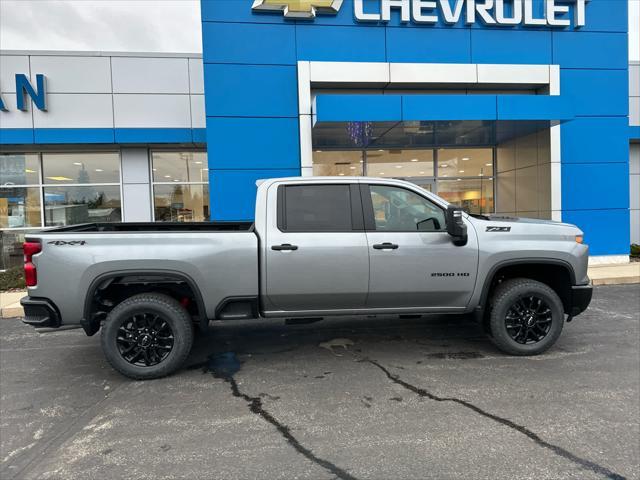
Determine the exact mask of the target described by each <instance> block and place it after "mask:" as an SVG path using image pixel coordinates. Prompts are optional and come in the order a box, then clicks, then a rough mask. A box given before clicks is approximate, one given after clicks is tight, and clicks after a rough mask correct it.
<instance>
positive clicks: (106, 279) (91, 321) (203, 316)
mask: <svg viewBox="0 0 640 480" xmlns="http://www.w3.org/2000/svg"><path fill="white" fill-rule="evenodd" d="M127 278H128V279H130V280H131V283H136V284H140V285H145V288H146V290H148V291H152V290H150V289H149V287H152V286H154V285H162V284H165V285H166V284H169V283H172V282H173V283H184V284H185V285H186V286H187V287H188V289H189V290H190V291H191V293H192V294H193V297H194V300H195V304H196V307H197V313H198V326H199V327H200V329H201V330H203V331H206V330H207V329H208V327H209V318H208V316H207V310H206V306H205V303H204V299H203V297H202V292H201V291H200V289H199V288H198V286H197V283H196V282H195V281H194V280H193V278H191V277H190V276H189V275H187V274H185V273H183V272H179V271H175V270H166V269H144V270H138V269H136V270H112V271H110V272H105V273H102V274H100V275H98V276H97V277H96V278H94V279H93V281H92V282H91V283H90V284H89V288H88V289H87V292H86V294H85V298H84V306H83V311H82V312H83V315H82V320H81V321H80V324H81V325H82V328H83V329H84V331H85V333H86V334H87V335H89V336H91V335H94V334H95V333H96V332H97V331H98V330H99V329H100V322H101V320H102V318H101V317H100V316H96V313H98V312H96V305H95V303H94V300H95V298H96V293H97V292H98V290H99V289H100V288H101V287H103V289H104V288H107V287H109V286H110V285H112V284H113V283H114V281H116V280H118V279H127ZM154 280H155V281H154ZM136 293H139V292H135V293H134V295H135V294H136Z"/></svg>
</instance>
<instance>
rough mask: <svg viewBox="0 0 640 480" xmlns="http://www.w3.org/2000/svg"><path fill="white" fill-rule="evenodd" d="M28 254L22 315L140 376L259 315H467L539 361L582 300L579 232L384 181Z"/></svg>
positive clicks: (349, 182) (71, 238)
mask: <svg viewBox="0 0 640 480" xmlns="http://www.w3.org/2000/svg"><path fill="white" fill-rule="evenodd" d="M24 253H25V275H26V279H27V284H28V290H29V296H28V297H25V298H24V299H23V300H22V305H23V306H24V309H25V318H24V322H25V323H27V324H30V325H33V326H34V327H48V328H51V327H53V328H56V327H61V326H69V325H72V326H73V325H76V326H81V327H82V328H83V329H84V331H85V332H86V334H87V335H93V334H95V333H96V332H98V331H99V330H102V333H101V336H102V338H101V342H102V347H103V349H104V353H105V356H106V358H107V360H108V361H109V362H110V364H111V365H112V366H113V367H114V368H115V369H116V370H118V371H119V372H121V373H122V374H124V375H126V376H129V377H131V378H136V379H148V378H157V377H161V376H163V375H167V374H170V373H171V372H173V371H175V370H176V369H178V368H179V367H180V366H181V365H182V363H183V362H184V360H185V359H186V358H187V355H188V354H189V350H190V349H191V345H192V342H193V336H194V331H195V329H207V328H209V321H210V320H224V321H233V320H237V319H248V318H256V317H264V318H281V319H283V318H284V319H286V320H287V321H288V322H293V323H295V322H298V323H302V322H311V321H315V320H319V319H322V318H323V317H326V316H329V315H376V314H379V315H403V316H405V315H412V316H413V315H422V314H429V313H454V314H463V313H469V314H471V313H472V314H475V317H476V318H477V319H478V321H480V322H481V323H482V325H483V326H484V328H485V331H486V332H487V333H488V334H489V336H490V338H491V339H492V340H493V342H494V343H495V344H496V345H497V347H498V348H499V349H500V350H502V351H504V352H506V353H508V354H511V355H535V354H539V353H541V352H544V351H545V350H547V349H548V348H549V347H551V346H552V345H553V344H554V343H555V341H556V340H557V339H558V336H559V335H560V333H561V331H562V328H563V325H564V322H565V315H566V316H567V321H570V320H571V319H572V318H573V317H574V316H575V315H578V314H580V313H581V312H583V311H584V310H585V309H586V308H587V306H588V305H589V302H590V301H591V294H592V289H591V286H590V282H589V278H588V277H587V263H588V247H587V246H586V245H585V244H584V243H583V234H582V232H581V231H580V230H579V229H578V228H577V227H575V226H573V225H568V224H563V223H556V222H550V221H542V220H529V219H520V218H504V217H486V216H479V215H468V214H467V213H465V212H464V211H463V210H462V209H460V208H457V207H454V206H453V205H450V204H448V203H447V202H446V201H444V200H443V199H441V198H439V197H438V196H436V195H434V194H432V193H430V192H428V191H425V190H423V189H421V188H420V187H418V186H416V185H414V184H411V183H408V182H403V181H399V180H384V179H379V178H363V177H353V178H349V177H338V178H336V177H327V178H323V177H312V178H281V179H272V180H266V181H262V182H259V185H258V193H257V199H256V212H255V223H254V224H251V223H183V224H171V223H169V224H167V223H120V224H85V225H78V226H73V227H61V228H53V229H51V230H46V231H43V232H40V233H36V234H28V235H27V236H26V242H25V244H24Z"/></svg>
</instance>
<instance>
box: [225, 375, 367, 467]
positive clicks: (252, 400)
mask: <svg viewBox="0 0 640 480" xmlns="http://www.w3.org/2000/svg"><path fill="white" fill-rule="evenodd" d="M223 380H224V381H225V382H227V383H228V384H229V385H230V386H231V393H232V394H233V396H234V397H236V398H242V399H243V400H244V401H246V402H247V406H248V407H249V410H250V411H251V413H254V414H256V415H258V416H259V417H260V418H262V419H263V420H265V421H266V422H268V423H270V424H271V425H273V426H274V427H276V430H278V432H279V433H280V435H282V436H283V437H284V439H285V440H286V441H287V443H288V444H289V445H291V446H292V447H293V448H294V449H295V450H296V451H297V452H298V453H300V454H302V455H304V456H305V457H306V458H307V459H309V460H311V461H312V462H313V463H315V464H316V465H319V466H321V467H322V468H324V469H325V470H327V471H329V472H331V473H332V474H334V475H335V476H336V477H337V478H342V479H344V480H357V479H356V477H354V476H353V475H351V474H349V473H348V472H346V471H345V470H343V469H341V468H340V467H338V466H337V465H334V464H333V463H331V462H329V461H328V460H324V459H322V458H319V457H317V456H316V455H315V454H314V453H313V452H312V451H311V450H309V449H308V448H306V447H305V446H303V445H302V444H301V443H300V441H299V440H298V439H297V438H296V437H294V436H293V435H292V434H291V430H290V429H289V427H287V426H286V425H284V424H283V423H281V422H280V421H279V420H278V419H277V418H275V417H274V416H273V415H271V414H270V413H269V412H267V411H266V410H265V409H264V407H263V405H262V399H261V398H260V397H251V396H249V395H247V394H246V393H242V392H241V391H240V389H239V388H238V383H237V382H236V380H235V378H233V377H232V376H228V377H224V378H223Z"/></svg>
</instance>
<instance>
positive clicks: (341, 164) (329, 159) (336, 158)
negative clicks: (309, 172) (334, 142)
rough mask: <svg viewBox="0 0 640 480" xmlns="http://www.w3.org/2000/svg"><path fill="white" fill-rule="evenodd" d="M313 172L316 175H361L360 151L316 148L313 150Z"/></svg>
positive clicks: (361, 161)
mask: <svg viewBox="0 0 640 480" xmlns="http://www.w3.org/2000/svg"><path fill="white" fill-rule="evenodd" d="M313 174H314V175H315V176H317V177H333V176H362V174H363V160H362V151H360V150H332V151H323V150H316V151H314V152H313Z"/></svg>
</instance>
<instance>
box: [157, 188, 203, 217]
mask: <svg viewBox="0 0 640 480" xmlns="http://www.w3.org/2000/svg"><path fill="white" fill-rule="evenodd" d="M153 200H154V211H155V219H156V222H207V221H209V185H195V184H191V185H185V184H169V185H154V186H153Z"/></svg>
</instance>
